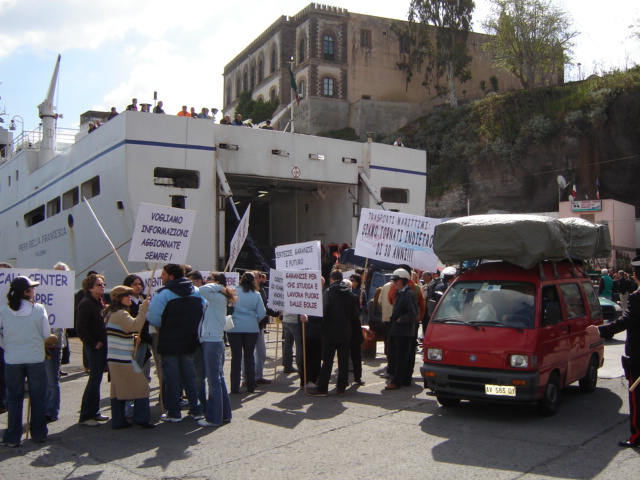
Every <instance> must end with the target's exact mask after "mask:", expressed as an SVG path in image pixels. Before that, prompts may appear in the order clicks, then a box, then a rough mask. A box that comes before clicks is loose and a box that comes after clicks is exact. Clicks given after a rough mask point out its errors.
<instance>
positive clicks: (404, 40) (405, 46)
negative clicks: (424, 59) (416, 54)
mask: <svg viewBox="0 0 640 480" xmlns="http://www.w3.org/2000/svg"><path fill="white" fill-rule="evenodd" d="M400 53H401V54H403V53H406V54H408V53H411V39H410V38H409V37H407V36H405V35H403V36H401V37H400Z"/></svg>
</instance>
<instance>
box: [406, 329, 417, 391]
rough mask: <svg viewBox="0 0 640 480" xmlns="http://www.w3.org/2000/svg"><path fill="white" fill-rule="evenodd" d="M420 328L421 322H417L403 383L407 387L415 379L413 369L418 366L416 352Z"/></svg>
mask: <svg viewBox="0 0 640 480" xmlns="http://www.w3.org/2000/svg"><path fill="white" fill-rule="evenodd" d="M419 328H420V324H419V323H416V334H415V336H414V337H413V342H412V343H411V356H410V357H409V362H408V363H407V369H406V371H405V374H404V380H403V382H402V385H403V386H405V387H409V386H411V382H412V381H413V371H414V369H415V368H416V352H417V350H418V329H419Z"/></svg>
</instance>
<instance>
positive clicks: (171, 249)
mask: <svg viewBox="0 0 640 480" xmlns="http://www.w3.org/2000/svg"><path fill="white" fill-rule="evenodd" d="M195 218H196V212H195V211H193V210H184V209H182V208H171V207H165V206H163V205H153V204H150V203H141V204H140V207H139V208H138V218H137V219H136V226H135V229H134V231H133V238H132V240H131V249H130V250H129V261H130V262H162V263H178V264H182V263H186V260H187V252H188V250H189V241H190V240H191V234H192V233H193V224H194V221H195Z"/></svg>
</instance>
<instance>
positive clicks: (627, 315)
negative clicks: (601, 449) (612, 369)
mask: <svg viewBox="0 0 640 480" xmlns="http://www.w3.org/2000/svg"><path fill="white" fill-rule="evenodd" d="M631 266H632V267H633V279H634V280H635V283H636V288H637V284H640V257H635V258H634V259H633V260H632V261H631ZM624 330H626V331H627V341H626V345H625V347H624V352H625V355H626V356H625V357H622V366H623V367H624V370H625V375H626V377H627V380H629V384H630V385H633V383H634V382H635V381H636V380H637V379H638V378H640V290H635V291H634V292H633V293H632V294H631V295H629V305H628V307H627V310H625V312H624V314H623V315H622V316H620V317H618V319H617V320H615V321H613V322H611V323H609V324H607V325H600V326H595V325H589V326H588V327H587V334H590V335H596V334H599V335H600V336H601V337H603V338H611V337H612V336H613V335H615V334H616V333H619V332H622V331H624ZM639 403H640V387H639V388H636V389H634V390H633V391H630V392H629V422H630V424H631V425H630V429H631V435H630V437H629V440H622V441H620V442H618V445H620V446H621V447H633V448H638V447H640V405H639Z"/></svg>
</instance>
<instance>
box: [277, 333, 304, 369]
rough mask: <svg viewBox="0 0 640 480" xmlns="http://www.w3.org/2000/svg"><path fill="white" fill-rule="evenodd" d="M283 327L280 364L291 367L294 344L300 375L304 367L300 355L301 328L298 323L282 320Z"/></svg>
mask: <svg viewBox="0 0 640 480" xmlns="http://www.w3.org/2000/svg"><path fill="white" fill-rule="evenodd" d="M282 328H283V329H284V344H283V346H282V366H283V367H284V368H289V369H291V368H293V346H294V345H295V346H296V366H297V367H298V371H299V372H300V376H302V370H303V369H304V363H303V355H302V328H301V327H300V324H299V323H297V322H296V323H288V322H282Z"/></svg>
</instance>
